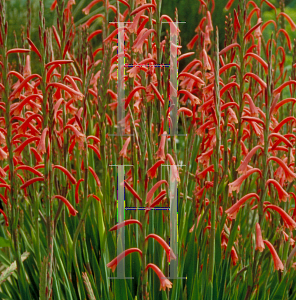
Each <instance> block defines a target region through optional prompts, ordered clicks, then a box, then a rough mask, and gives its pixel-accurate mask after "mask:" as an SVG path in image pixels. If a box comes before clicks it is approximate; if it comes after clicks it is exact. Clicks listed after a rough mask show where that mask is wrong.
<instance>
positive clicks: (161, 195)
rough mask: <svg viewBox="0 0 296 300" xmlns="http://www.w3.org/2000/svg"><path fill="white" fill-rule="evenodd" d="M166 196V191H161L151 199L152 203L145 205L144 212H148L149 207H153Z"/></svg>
mask: <svg viewBox="0 0 296 300" xmlns="http://www.w3.org/2000/svg"><path fill="white" fill-rule="evenodd" d="M165 196H166V191H161V192H160V193H159V194H158V195H157V196H156V197H155V198H154V199H153V201H152V203H151V204H150V205H149V206H148V207H146V212H145V213H148V212H149V211H150V209H151V208H153V207H155V206H156V205H158V204H159V203H160V202H161V201H162V200H163V199H164V198H165Z"/></svg>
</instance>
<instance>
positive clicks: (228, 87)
mask: <svg viewBox="0 0 296 300" xmlns="http://www.w3.org/2000/svg"><path fill="white" fill-rule="evenodd" d="M235 86H236V87H237V89H238V90H239V89H240V86H239V85H238V84H237V83H236V82H229V83H227V84H225V86H223V88H222V89H221V90H220V97H222V96H223V94H224V93H225V92H226V91H228V90H229V89H231V88H232V87H235Z"/></svg>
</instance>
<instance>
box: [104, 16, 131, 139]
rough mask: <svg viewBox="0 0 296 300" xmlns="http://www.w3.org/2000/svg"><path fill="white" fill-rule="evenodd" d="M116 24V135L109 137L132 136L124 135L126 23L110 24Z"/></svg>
mask: <svg viewBox="0 0 296 300" xmlns="http://www.w3.org/2000/svg"><path fill="white" fill-rule="evenodd" d="M110 23H116V24H117V26H118V40H117V55H118V63H117V134H109V135H110V136H122V137H123V136H132V134H126V133H125V129H126V128H125V127H126V120H125V108H124V106H125V103H124V99H125V89H124V76H125V68H124V65H125V52H124V31H125V25H124V24H125V23H128V22H110Z"/></svg>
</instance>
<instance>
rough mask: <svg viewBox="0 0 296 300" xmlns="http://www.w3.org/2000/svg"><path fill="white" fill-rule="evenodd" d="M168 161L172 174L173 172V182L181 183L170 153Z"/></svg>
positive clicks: (167, 157)
mask: <svg viewBox="0 0 296 300" xmlns="http://www.w3.org/2000/svg"><path fill="white" fill-rule="evenodd" d="M166 159H167V160H168V161H169V162H170V165H171V172H172V173H171V174H172V176H171V181H175V180H177V181H178V182H180V177H179V172H178V169H177V166H176V164H175V161H174V159H173V157H172V156H171V155H170V154H169V153H168V154H167V155H166Z"/></svg>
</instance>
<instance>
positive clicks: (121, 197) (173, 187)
mask: <svg viewBox="0 0 296 300" xmlns="http://www.w3.org/2000/svg"><path fill="white" fill-rule="evenodd" d="M110 23H114V22H110ZM116 23H117V24H118V50H117V53H118V70H117V75H118V76H117V96H118V98H117V100H118V105H117V134H109V135H110V136H111V135H113V136H131V135H130V134H125V131H126V130H125V129H126V128H125V125H126V122H125V104H124V99H125V89H124V75H125V67H135V66H140V65H133V64H125V55H124V30H125V26H124V24H125V23H131V22H116ZM163 23H169V24H170V64H169V65H165V64H158V65H154V66H155V67H169V68H170V99H169V100H170V131H169V134H167V135H169V136H181V135H182V136H184V135H185V136H187V134H178V115H177V112H178V60H177V56H178V55H177V53H174V49H173V48H174V47H175V46H177V44H178V36H179V33H178V23H186V22H163ZM176 28H177V30H176ZM172 44H173V45H174V46H172ZM110 166H116V167H117V170H118V176H117V222H118V223H121V222H123V221H125V211H126V210H146V209H147V208H146V207H125V193H124V174H125V173H124V167H125V166H132V165H110ZM163 166H168V167H170V185H169V194H170V207H155V208H151V209H149V210H169V211H170V249H172V251H173V252H174V253H175V255H176V260H171V262H170V264H169V269H170V271H169V277H165V278H168V279H187V277H178V189H177V181H176V180H175V179H174V177H173V170H172V168H171V167H172V166H171V165H163ZM177 166H181V165H177ZM121 183H122V184H121ZM123 251H125V226H123V227H121V228H119V229H118V230H117V257H118V256H119V255H120V254H121V253H122V252H123ZM108 278H109V279H133V278H134V277H125V257H123V258H122V259H121V261H119V262H118V263H117V277H108Z"/></svg>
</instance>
